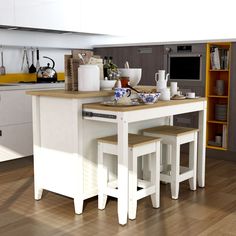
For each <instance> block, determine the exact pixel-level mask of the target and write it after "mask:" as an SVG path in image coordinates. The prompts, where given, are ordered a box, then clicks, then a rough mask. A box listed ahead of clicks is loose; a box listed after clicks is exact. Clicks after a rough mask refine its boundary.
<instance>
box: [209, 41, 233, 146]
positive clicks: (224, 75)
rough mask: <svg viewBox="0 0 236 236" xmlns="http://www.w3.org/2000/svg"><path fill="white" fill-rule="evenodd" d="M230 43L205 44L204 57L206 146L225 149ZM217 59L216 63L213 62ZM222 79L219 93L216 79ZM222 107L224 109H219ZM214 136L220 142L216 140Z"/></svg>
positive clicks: (226, 144)
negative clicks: (222, 86) (221, 89)
mask: <svg viewBox="0 0 236 236" xmlns="http://www.w3.org/2000/svg"><path fill="white" fill-rule="evenodd" d="M230 52H231V43H227V42H222V43H221V42H216V43H208V44H207V58H206V97H207V137H206V142H207V143H206V145H207V148H210V149H216V150H227V148H228V121H229V118H228V113H229V112H228V111H229V96H230V94H229V90H230ZM216 61H218V64H217V63H215V62H216ZM217 80H223V81H224V82H223V83H224V90H223V93H221V94H219V91H218V90H217V86H216V83H217V82H216V81H217ZM219 107H221V108H222V107H223V108H224V109H221V110H220V109H219ZM216 136H218V137H219V136H220V137H221V142H216V139H217V138H216Z"/></svg>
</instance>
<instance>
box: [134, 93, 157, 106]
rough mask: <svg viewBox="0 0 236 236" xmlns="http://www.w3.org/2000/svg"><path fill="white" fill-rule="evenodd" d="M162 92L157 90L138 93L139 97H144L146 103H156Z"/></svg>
mask: <svg viewBox="0 0 236 236" xmlns="http://www.w3.org/2000/svg"><path fill="white" fill-rule="evenodd" d="M160 95H161V93H160V92H156V93H138V96H139V98H141V99H142V101H143V102H144V103H145V104H153V103H155V102H156V101H157V100H158V98H159V97H160Z"/></svg>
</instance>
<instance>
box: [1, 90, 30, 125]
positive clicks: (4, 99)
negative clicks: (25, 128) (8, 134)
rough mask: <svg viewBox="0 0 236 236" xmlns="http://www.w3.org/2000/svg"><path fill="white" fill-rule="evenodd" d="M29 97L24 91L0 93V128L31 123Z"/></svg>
mask: <svg viewBox="0 0 236 236" xmlns="http://www.w3.org/2000/svg"><path fill="white" fill-rule="evenodd" d="M31 114H32V108H31V97H30V96H26V94H25V90H13V91H1V92H0V126H3V125H11V124H22V123H27V122H32V117H31V116H32V115H31Z"/></svg>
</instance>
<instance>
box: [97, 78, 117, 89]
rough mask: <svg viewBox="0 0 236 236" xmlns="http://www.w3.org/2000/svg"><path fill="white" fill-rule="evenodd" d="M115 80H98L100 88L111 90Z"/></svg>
mask: <svg viewBox="0 0 236 236" xmlns="http://www.w3.org/2000/svg"><path fill="white" fill-rule="evenodd" d="M115 83H116V80H100V88H101V90H112V88H113V87H114V86H115Z"/></svg>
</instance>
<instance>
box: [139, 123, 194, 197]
mask: <svg viewBox="0 0 236 236" xmlns="http://www.w3.org/2000/svg"><path fill="white" fill-rule="evenodd" d="M142 132H143V134H144V135H148V136H152V137H161V138H162V144H166V145H167V147H168V149H167V155H168V157H167V160H165V161H163V163H164V164H163V165H162V167H161V169H162V172H161V175H160V178H161V181H164V182H167V183H170V184H171V195H172V198H173V199H178V196H179V183H180V182H182V181H185V180H189V184H190V189H191V190H196V180H197V176H196V175H197V174H196V173H197V133H198V129H194V128H186V127H179V126H167V125H164V126H158V127H153V128H148V129H144V130H142ZM185 143H189V144H190V148H189V167H183V166H180V145H182V144H185ZM162 160H163V159H162ZM169 164H171V165H169ZM169 167H170V168H169Z"/></svg>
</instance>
